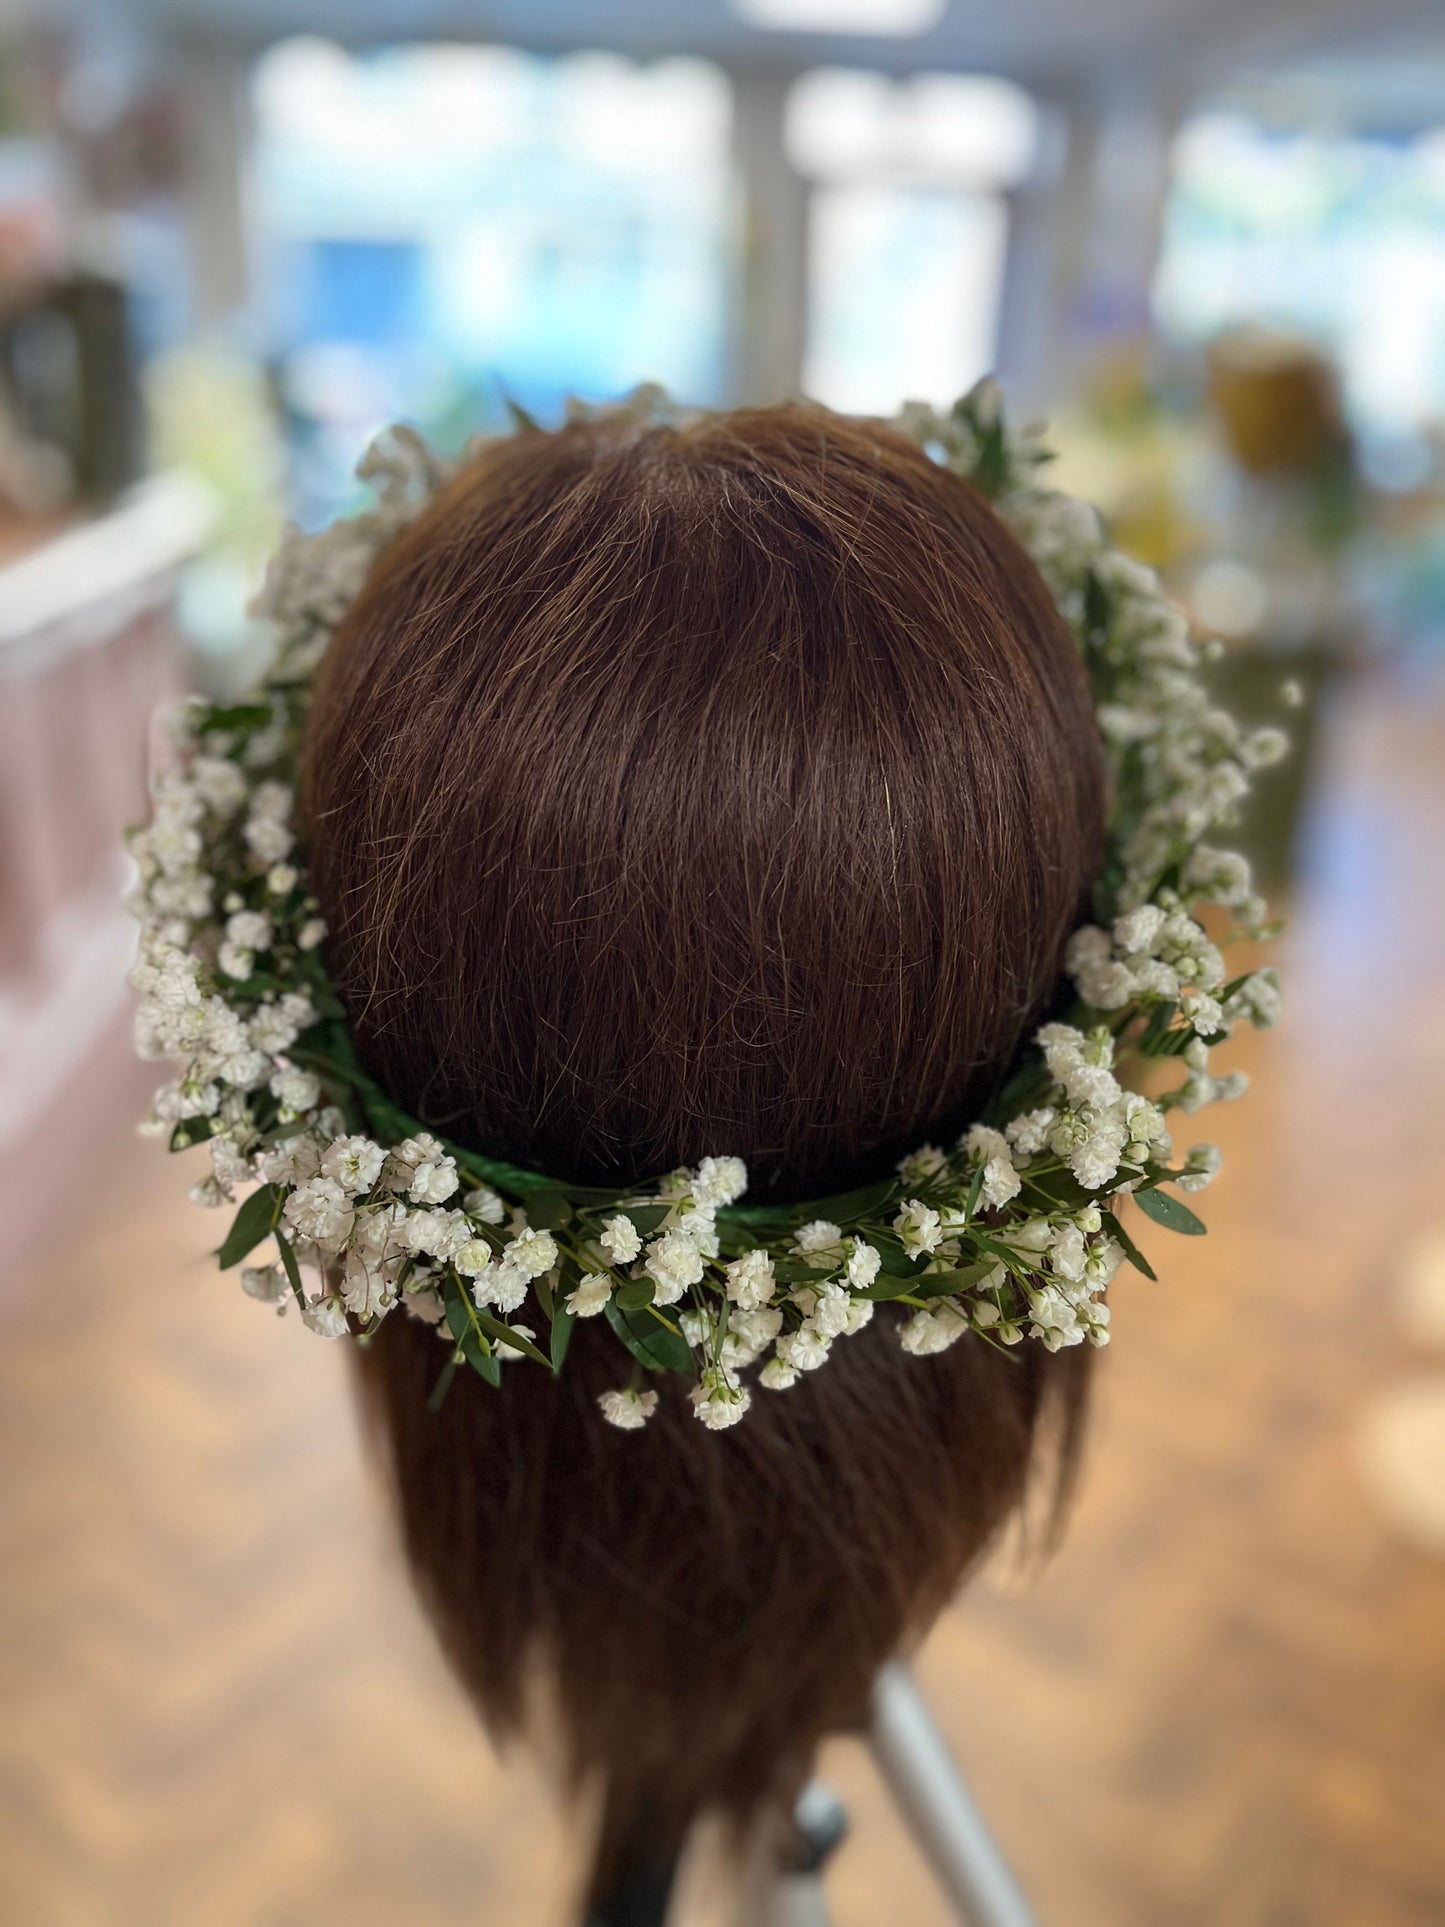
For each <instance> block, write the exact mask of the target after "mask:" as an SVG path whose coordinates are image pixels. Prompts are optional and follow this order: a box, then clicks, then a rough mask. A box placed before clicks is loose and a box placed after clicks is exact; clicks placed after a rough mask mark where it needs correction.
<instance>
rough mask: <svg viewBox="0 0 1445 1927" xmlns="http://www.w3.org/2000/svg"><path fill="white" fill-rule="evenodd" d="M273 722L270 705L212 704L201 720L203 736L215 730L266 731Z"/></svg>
mask: <svg viewBox="0 0 1445 1927" xmlns="http://www.w3.org/2000/svg"><path fill="white" fill-rule="evenodd" d="M270 721H271V705H270V704H269V703H212V704H211V705H210V707H209V708H208V709H207V710H206V713H205V715H204V716H203V717H202V718H201V719H200V731H201V733H202V734H205V733H207V732H208V731H210V730H213V729H248V730H249V729H265V728H266V727H267V726H268V725H269V724H270Z"/></svg>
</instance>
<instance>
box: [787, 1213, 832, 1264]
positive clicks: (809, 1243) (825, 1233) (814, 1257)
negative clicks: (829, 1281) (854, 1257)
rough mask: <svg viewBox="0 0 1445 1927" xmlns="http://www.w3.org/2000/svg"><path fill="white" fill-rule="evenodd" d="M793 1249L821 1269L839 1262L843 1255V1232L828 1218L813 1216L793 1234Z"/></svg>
mask: <svg viewBox="0 0 1445 1927" xmlns="http://www.w3.org/2000/svg"><path fill="white" fill-rule="evenodd" d="M793 1249H794V1251H795V1252H797V1254H798V1256H799V1257H800V1258H807V1259H809V1260H810V1261H811V1262H812V1263H813V1264H816V1265H817V1266H818V1267H819V1269H822V1268H823V1267H824V1266H825V1265H835V1264H838V1263H839V1262H840V1261H841V1259H842V1256H843V1233H842V1232H841V1231H840V1230H839V1229H838V1227H837V1225H835V1224H833V1223H832V1222H831V1221H830V1220H829V1219H827V1218H813V1219H812V1220H810V1222H809V1223H807V1224H805V1225H803V1226H801V1227H800V1228H799V1230H798V1231H797V1232H795V1233H794V1236H793Z"/></svg>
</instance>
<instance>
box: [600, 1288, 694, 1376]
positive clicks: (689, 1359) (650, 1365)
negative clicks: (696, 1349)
mask: <svg viewBox="0 0 1445 1927" xmlns="http://www.w3.org/2000/svg"><path fill="white" fill-rule="evenodd" d="M603 1311H604V1315H605V1317H606V1319H607V1322H608V1324H609V1325H610V1326H611V1327H612V1329H613V1331H615V1332H616V1334H617V1336H618V1337H619V1338H620V1339H621V1340H622V1342H623V1344H624V1345H625V1346H626V1347H627V1349H628V1351H630V1352H631V1353H632V1356H633V1357H634V1358H635V1359H636V1360H637V1361H638V1363H639V1364H641V1365H645V1366H646V1367H647V1369H648V1371H650V1372H691V1371H692V1370H693V1369H694V1361H693V1356H692V1347H691V1346H690V1345H689V1344H688V1342H687V1340H686V1339H685V1338H683V1337H682V1336H681V1334H680V1333H678V1332H674V1331H670V1330H669V1329H668V1327H667V1326H666V1325H664V1324H662V1323H661V1321H660V1320H659V1319H658V1318H657V1317H656V1315H655V1314H654V1313H653V1311H652V1310H651V1308H648V1309H646V1310H643V1311H623V1310H622V1309H621V1308H620V1307H619V1306H618V1305H617V1304H616V1303H615V1302H609V1303H608V1304H607V1305H606V1306H604V1308H603Z"/></svg>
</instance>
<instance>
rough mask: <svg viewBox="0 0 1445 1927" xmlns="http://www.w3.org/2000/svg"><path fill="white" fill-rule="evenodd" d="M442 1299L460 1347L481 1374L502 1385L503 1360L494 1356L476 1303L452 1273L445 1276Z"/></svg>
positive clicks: (448, 1321)
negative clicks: (479, 1321)
mask: <svg viewBox="0 0 1445 1927" xmlns="http://www.w3.org/2000/svg"><path fill="white" fill-rule="evenodd" d="M442 1302H443V1304H444V1305H445V1306H446V1319H447V1330H448V1331H449V1332H450V1333H451V1335H452V1337H453V1338H454V1339H455V1340H456V1341H457V1350H458V1351H459V1352H460V1353H461V1354H462V1356H463V1358H465V1359H466V1361H467V1363H468V1364H469V1365H470V1366H471V1368H472V1370H473V1371H474V1372H476V1373H477V1374H478V1376H479V1377H481V1378H484V1379H485V1380H486V1381H487V1383H488V1384H489V1385H492V1386H497V1385H500V1384H501V1382H502V1367H501V1361H500V1360H499V1359H497V1358H496V1357H494V1356H493V1353H492V1347H491V1343H490V1341H489V1339H488V1338H487V1336H486V1334H485V1332H483V1331H482V1329H481V1327H480V1325H479V1324H478V1322H477V1309H476V1306H475V1305H473V1303H472V1301H471V1299H470V1298H469V1297H468V1296H467V1294H466V1292H465V1291H464V1290H463V1288H462V1286H461V1284H460V1282H459V1281H458V1279H457V1278H456V1276H455V1274H454V1273H452V1272H447V1273H445V1274H444V1276H443V1278H442Z"/></svg>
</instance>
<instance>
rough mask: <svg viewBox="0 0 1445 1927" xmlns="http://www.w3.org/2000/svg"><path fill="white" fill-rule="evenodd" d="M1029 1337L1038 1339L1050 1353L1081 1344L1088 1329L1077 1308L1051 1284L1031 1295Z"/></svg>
mask: <svg viewBox="0 0 1445 1927" xmlns="http://www.w3.org/2000/svg"><path fill="white" fill-rule="evenodd" d="M1029 1315H1030V1317H1031V1318H1032V1320H1033V1323H1032V1324H1031V1325H1030V1326H1029V1336H1030V1338H1037V1339H1040V1340H1041V1341H1042V1343H1043V1344H1044V1345H1045V1346H1046V1347H1047V1349H1048V1350H1049V1351H1051V1352H1056V1351H1059V1350H1061V1349H1062V1348H1063V1347H1065V1346H1068V1345H1081V1344H1082V1343H1083V1342H1084V1339H1085V1337H1086V1336H1087V1328H1086V1327H1085V1326H1084V1325H1082V1324H1081V1323H1080V1322H1079V1312H1078V1307H1077V1306H1075V1305H1074V1304H1072V1303H1071V1302H1070V1301H1069V1300H1068V1299H1067V1298H1065V1296H1064V1295H1063V1293H1062V1292H1061V1291H1057V1290H1055V1289H1054V1287H1053V1286H1052V1285H1050V1286H1047V1287H1046V1288H1045V1289H1044V1290H1043V1291H1033V1292H1030V1293H1029Z"/></svg>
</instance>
